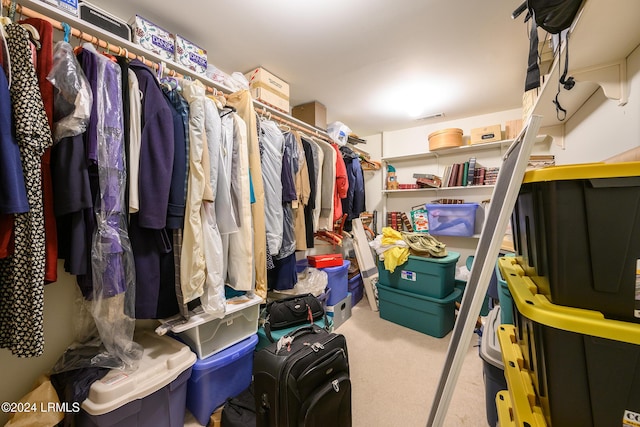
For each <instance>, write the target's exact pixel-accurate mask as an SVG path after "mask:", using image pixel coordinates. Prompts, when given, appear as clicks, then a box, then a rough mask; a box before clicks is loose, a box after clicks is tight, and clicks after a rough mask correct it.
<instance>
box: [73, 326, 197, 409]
mask: <svg viewBox="0 0 640 427" xmlns="http://www.w3.org/2000/svg"><path fill="white" fill-rule="evenodd" d="M134 341H135V342H137V343H138V344H140V345H141V346H142V347H143V354H142V358H141V359H140V361H139V364H138V369H136V370H135V371H133V372H127V371H122V370H119V369H112V370H111V371H110V372H109V373H108V374H107V375H105V376H104V378H102V379H101V380H98V381H95V382H94V383H93V384H92V385H91V388H90V389H89V396H88V397H87V398H86V399H85V401H84V402H82V409H84V410H85V411H87V412H88V413H89V414H90V415H102V414H106V413H107V412H111V411H113V410H115V409H118V408H120V407H121V406H123V405H126V404H127V403H129V402H132V401H134V400H137V399H142V398H145V397H147V396H149V395H151V394H152V393H154V392H156V391H158V390H160V389H161V388H163V387H164V386H166V385H167V384H170V383H171V382H172V381H174V380H175V379H176V378H178V376H179V375H180V374H182V373H183V372H184V371H186V370H187V369H189V368H190V367H191V366H192V365H193V364H194V363H195V361H196V355H195V353H193V352H192V351H191V350H190V349H189V347H188V346H186V345H184V344H182V343H181V342H179V341H177V340H175V339H173V338H170V337H167V336H159V335H157V334H155V333H154V332H153V331H148V330H143V331H139V332H136V334H135V336H134Z"/></svg>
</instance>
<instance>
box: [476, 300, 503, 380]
mask: <svg viewBox="0 0 640 427" xmlns="http://www.w3.org/2000/svg"><path fill="white" fill-rule="evenodd" d="M500 319H501V318H500V306H499V305H497V306H495V307H494V308H492V309H491V311H490V312H489V314H488V315H487V318H486V321H485V324H484V330H483V331H482V338H481V340H480V357H481V358H482V360H484V361H485V362H487V363H490V364H492V365H493V366H495V367H496V368H500V369H504V362H503V361H502V350H500V341H498V328H499V327H500V325H501V320H500Z"/></svg>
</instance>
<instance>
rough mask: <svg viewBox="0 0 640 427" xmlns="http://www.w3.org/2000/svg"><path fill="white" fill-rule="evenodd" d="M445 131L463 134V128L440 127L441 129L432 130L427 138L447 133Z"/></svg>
mask: <svg viewBox="0 0 640 427" xmlns="http://www.w3.org/2000/svg"><path fill="white" fill-rule="evenodd" d="M445 133H452V134H459V135H462V129H459V128H447V129H440V130H437V131H435V132H431V133H430V134H429V136H428V137H427V139H431V138H432V137H434V136H438V135H442V134H445Z"/></svg>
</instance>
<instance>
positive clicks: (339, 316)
mask: <svg viewBox="0 0 640 427" xmlns="http://www.w3.org/2000/svg"><path fill="white" fill-rule="evenodd" d="M327 316H329V318H330V319H331V321H332V322H333V329H336V328H338V327H339V326H340V325H342V324H343V323H344V322H346V321H347V320H349V318H350V317H351V292H348V293H347V296H346V297H344V298H343V299H342V300H340V301H338V302H337V303H336V304H335V305H329V306H327Z"/></svg>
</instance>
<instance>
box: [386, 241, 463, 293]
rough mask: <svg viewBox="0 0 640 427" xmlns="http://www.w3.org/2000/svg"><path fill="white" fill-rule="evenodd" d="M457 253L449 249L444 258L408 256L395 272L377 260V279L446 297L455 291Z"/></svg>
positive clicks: (392, 285)
mask: <svg viewBox="0 0 640 427" xmlns="http://www.w3.org/2000/svg"><path fill="white" fill-rule="evenodd" d="M458 259H460V254H459V253H458V252H453V251H449V254H448V255H447V256H446V257H443V258H428V257H421V256H414V255H409V259H408V260H407V262H405V263H404V264H401V265H399V266H397V267H396V269H395V270H394V271H393V273H391V272H389V270H386V269H385V268H384V262H383V261H378V282H379V283H382V284H383V285H386V286H389V287H391V288H394V289H398V290H401V291H406V292H411V293H413V294H417V295H422V296H425V297H431V298H445V297H447V296H449V295H451V292H453V287H454V281H455V277H456V263H457V262H458Z"/></svg>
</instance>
